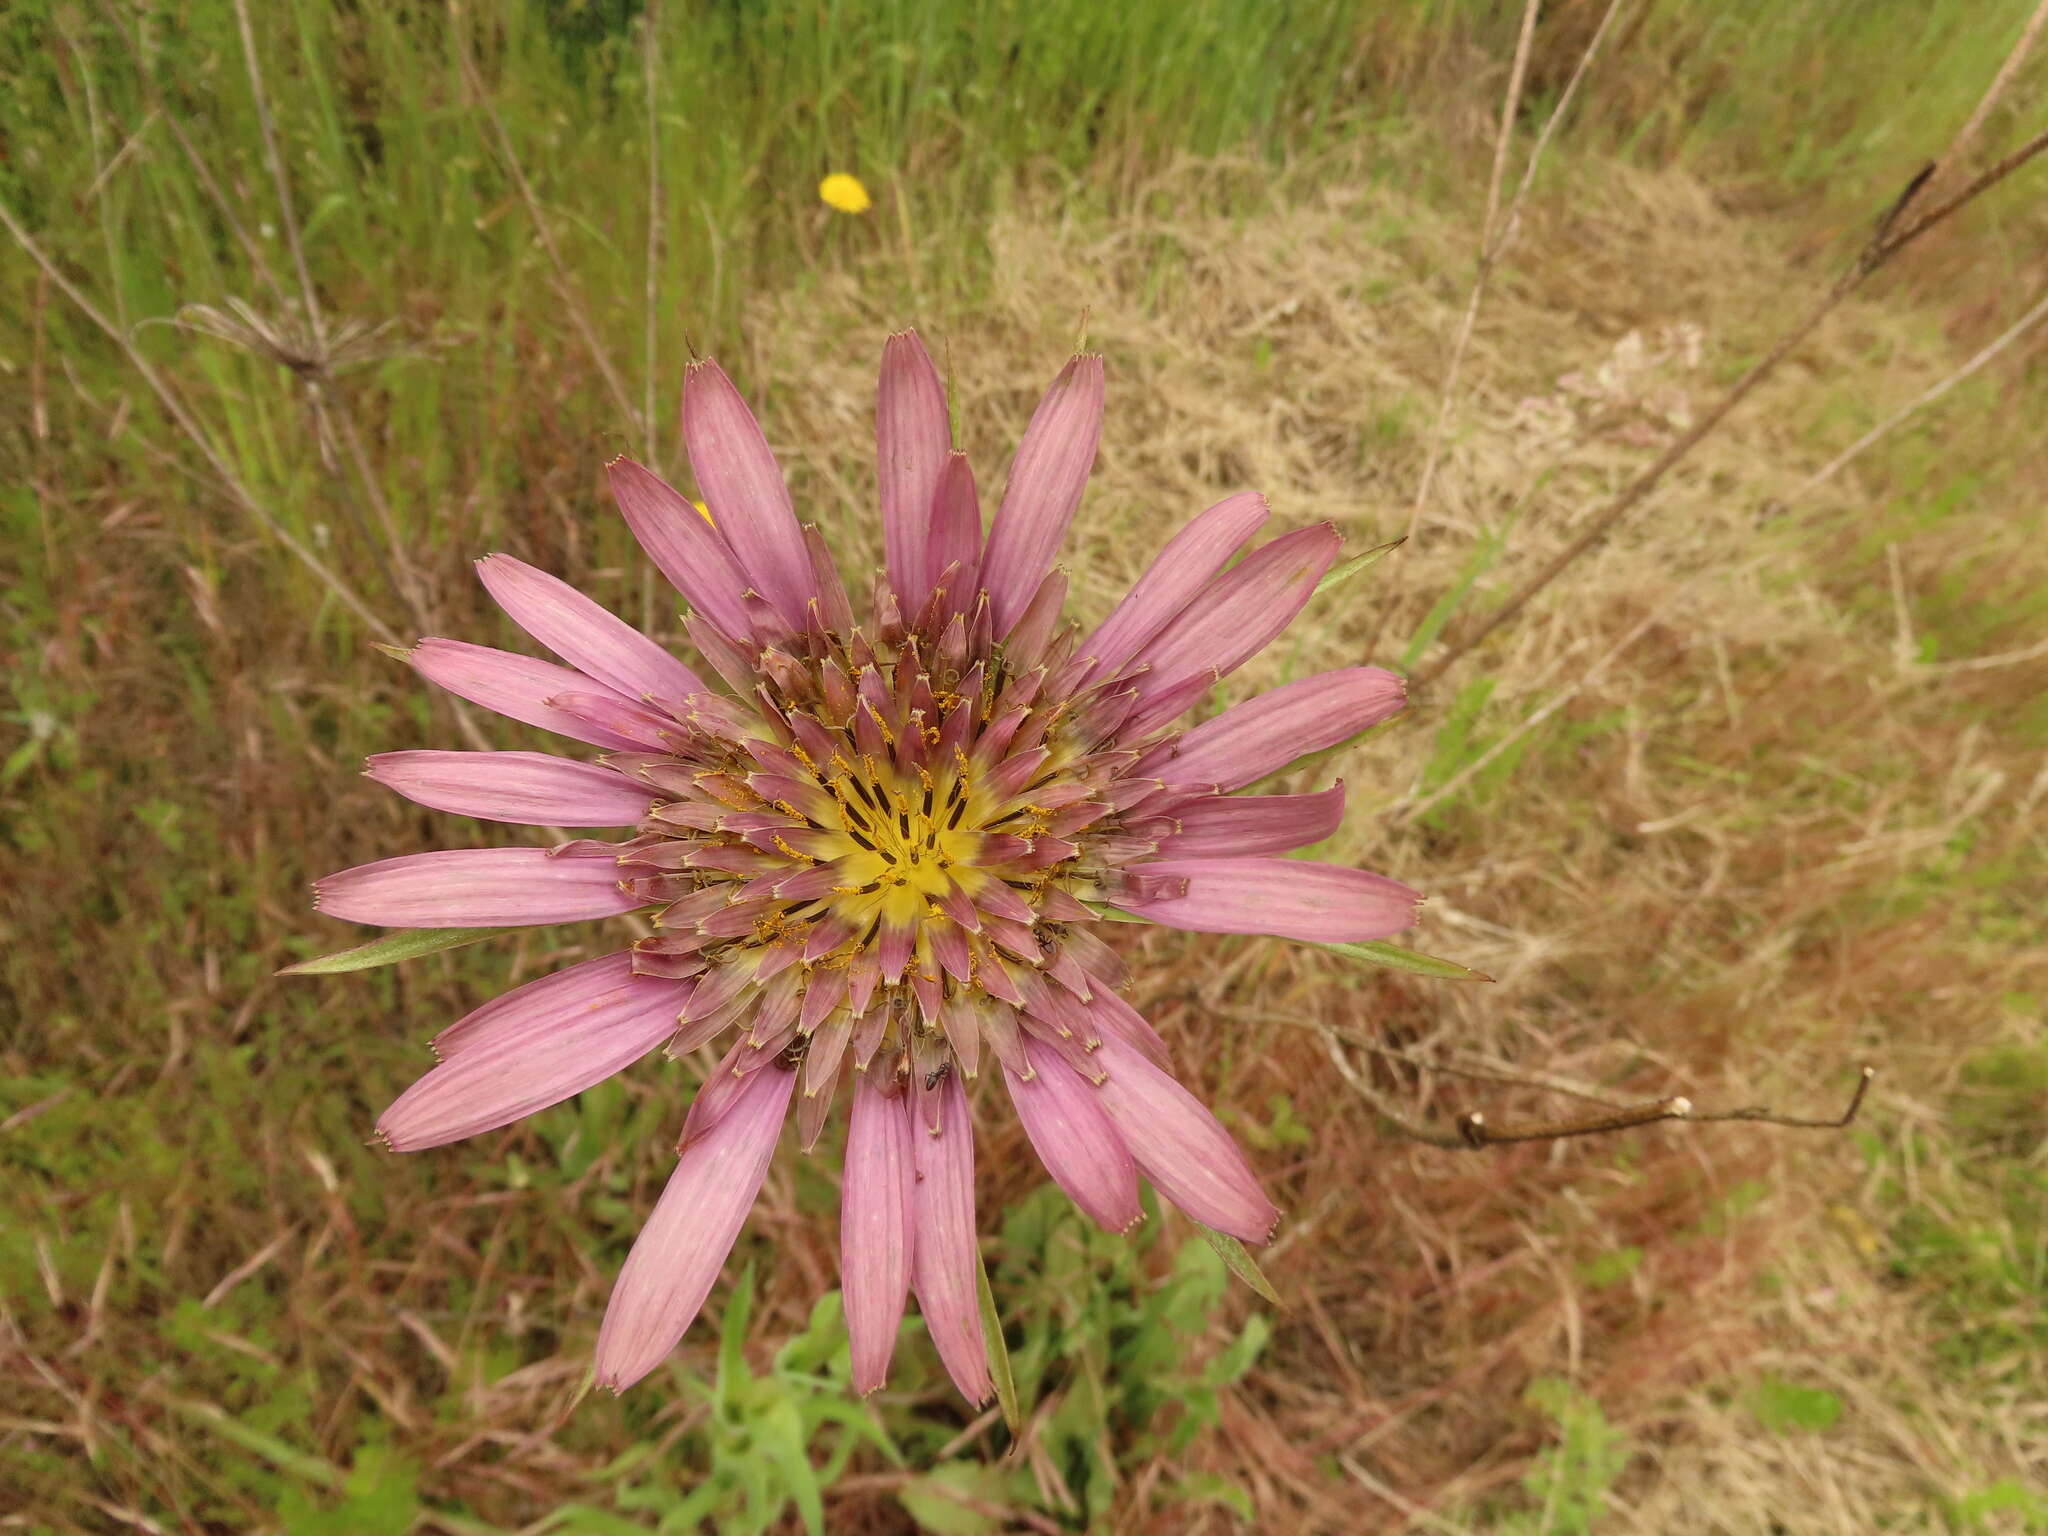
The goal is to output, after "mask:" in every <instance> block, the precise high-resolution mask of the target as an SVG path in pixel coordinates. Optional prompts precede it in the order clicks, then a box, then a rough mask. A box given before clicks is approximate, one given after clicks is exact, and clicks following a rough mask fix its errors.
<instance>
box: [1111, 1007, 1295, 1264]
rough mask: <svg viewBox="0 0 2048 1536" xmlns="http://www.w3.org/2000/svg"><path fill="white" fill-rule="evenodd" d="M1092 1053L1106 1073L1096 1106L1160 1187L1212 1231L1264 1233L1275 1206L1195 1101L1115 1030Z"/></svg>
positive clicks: (1250, 1237) (1254, 1239)
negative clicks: (1098, 1105)
mask: <svg viewBox="0 0 2048 1536" xmlns="http://www.w3.org/2000/svg"><path fill="white" fill-rule="evenodd" d="M1096 1057H1097V1059H1098V1060H1100V1061H1101V1063H1102V1067H1103V1070H1104V1071H1105V1072H1106V1073H1107V1074H1108V1077H1107V1079H1106V1080H1105V1081H1104V1083H1103V1085H1102V1087H1101V1088H1100V1089H1099V1090H1098V1093H1099V1095H1100V1097H1101V1101H1102V1107H1103V1109H1104V1110H1105V1111H1106V1112H1107V1113H1108V1115H1109V1118H1110V1119H1111V1121H1113V1122H1114V1123H1115V1125H1116V1128H1117V1129H1118V1130H1119V1131H1121V1132H1122V1133H1123V1138H1124V1144H1125V1145H1126V1146H1128V1147H1129V1148H1130V1150H1131V1156H1132V1158H1133V1159H1135V1160H1136V1162H1137V1164H1138V1166H1139V1167H1140V1168H1142V1169H1144V1170H1145V1177H1146V1178H1148V1179H1150V1180H1151V1181H1152V1183H1153V1184H1154V1185H1155V1186H1156V1187H1157V1188H1158V1190H1159V1193H1161V1194H1162V1195H1164V1196H1166V1198H1167V1199H1169V1200H1171V1201H1172V1202H1173V1203H1174V1204H1175V1205H1177V1206H1179V1207H1180V1208H1181V1209H1182V1210H1183V1211H1186V1212H1187V1213H1188V1215H1190V1216H1192V1217H1194V1218H1195V1220H1197V1221H1199V1222H1201V1223H1202V1224H1203V1225H1204V1226H1208V1227H1214V1228H1215V1229H1216V1230H1217V1231H1218V1232H1228V1233H1229V1234H1230V1235H1231V1236H1232V1237H1239V1238H1243V1239H1244V1240H1245V1241H1246V1242H1248V1243H1263V1242H1265V1241H1266V1240H1267V1239H1268V1238H1269V1237H1271V1236H1272V1235H1273V1226H1274V1223H1275V1222H1277V1221H1278V1220H1279V1219H1280V1213H1279V1211H1277V1210H1276V1209H1274V1206H1273V1202H1272V1201H1270V1200H1268V1199H1267V1198H1266V1192H1265V1191H1264V1190H1262V1189H1260V1188H1259V1180H1258V1176H1257V1175H1256V1174H1254V1173H1253V1172H1252V1168H1251V1164H1250V1163H1248V1162H1246V1161H1245V1156H1244V1153H1243V1152H1241V1151H1239V1150H1238V1145H1237V1143H1236V1142H1234V1141H1232V1140H1231V1139H1230V1133H1229V1132H1228V1131H1226V1130H1224V1129H1223V1127H1222V1125H1221V1124H1219V1123H1218V1121H1217V1119H1216V1117H1215V1116H1214V1115H1212V1114H1210V1113H1209V1111H1208V1110H1207V1109H1205V1108H1204V1107H1203V1106H1202V1103H1201V1101H1200V1100H1199V1099H1197V1098H1196V1097H1195V1096H1194V1095H1193V1094H1191V1093H1189V1092H1188V1091H1187V1089H1185V1088H1183V1087H1182V1086H1181V1085H1180V1084H1179V1083H1177V1082H1175V1081H1174V1080H1173V1078H1171V1077H1169V1076H1168V1075H1167V1074H1166V1073H1165V1072H1162V1071H1161V1070H1160V1069H1159V1068H1158V1067H1155V1066H1154V1065H1153V1064H1152V1063H1151V1062H1149V1061H1147V1060H1146V1059H1145V1058H1144V1056H1143V1055H1141V1054H1140V1053H1139V1052H1138V1051H1137V1050H1136V1049H1135V1048H1134V1047H1132V1046H1130V1045H1127V1044H1126V1043H1125V1042H1124V1041H1123V1040H1122V1039H1121V1038H1119V1037H1117V1036H1113V1035H1110V1034H1106V1033H1105V1034H1104V1035H1103V1037H1102V1048H1101V1049H1100V1050H1099V1051H1097V1052H1096Z"/></svg>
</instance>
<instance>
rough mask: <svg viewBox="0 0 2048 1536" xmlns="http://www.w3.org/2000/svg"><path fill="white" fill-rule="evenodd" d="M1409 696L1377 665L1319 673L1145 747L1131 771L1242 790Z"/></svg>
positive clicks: (1371, 722)
mask: <svg viewBox="0 0 2048 1536" xmlns="http://www.w3.org/2000/svg"><path fill="white" fill-rule="evenodd" d="M1407 702H1408V693H1407V689H1406V687H1405V685H1404V684H1403V683H1402V681H1401V679H1400V678H1398V677H1396V676H1395V675H1394V674H1393V673H1391V672H1388V671H1386V670H1384V669H1383V668H1380V667H1344V668H1342V669H1340V670H1339V671H1336V672H1323V673H1319V674H1317V675H1316V676H1314V677H1305V678H1303V679H1302V680H1301V681H1300V682H1298V683H1288V684H1286V685H1285V686H1283V687H1279V688H1274V689H1271V690H1269V691H1268V692H1265V693H1262V694H1260V695H1259V696H1258V697H1257V698H1254V699H1247V700H1245V701H1244V703H1242V704H1236V705H1233V706H1231V707H1230V708H1229V709H1226V710H1225V711H1223V713H1222V714H1220V715H1218V716H1217V717H1216V718H1215V719H1213V720H1209V721H1205V722H1204V723H1203V724H1201V725H1198V726H1196V727H1195V728H1194V729H1193V730H1191V731H1188V732H1187V733H1186V734H1185V735H1183V736H1181V737H1179V738H1178V739H1177V740H1174V741H1170V742H1168V743H1166V744H1165V745H1164V746H1162V747H1160V748H1158V749H1157V750H1155V751H1153V752H1149V753H1147V754H1146V755H1145V756H1144V757H1143V758H1141V759H1140V760H1139V762H1138V764H1137V766H1136V767H1135V768H1133V769H1132V770H1131V772H1132V775H1133V776H1134V777H1138V778H1147V777H1151V778H1161V779H1164V780H1165V781H1166V782H1167V783H1169V784H1213V785H1215V786H1217V787H1218V788H1219V789H1238V788H1241V787H1242V786H1244V785H1246V784H1251V783H1254V782H1256V781H1257V780H1259V779H1263V778H1264V777H1266V775H1267V774H1269V773H1277V772H1278V771H1279V770H1280V769H1282V768H1285V767H1286V766H1287V765H1288V764H1289V763H1291V762H1293V761H1295V760H1296V759H1297V758H1301V757H1306V756H1307V755H1308V754H1309V753H1311V752H1320V751H1322V750H1323V749H1324V748H1326V747H1334V746H1336V745H1337V743H1339V742H1340V741H1348V740H1350V739H1351V738H1352V737H1353V736H1356V735H1357V734H1358V733H1359V732H1360V731H1362V730H1365V729H1367V728H1368V727H1370V726H1375V725H1378V724H1379V723H1380V722H1381V721H1382V720H1388V719H1391V718H1392V717H1393V716H1395V715H1397V714H1399V713H1400V712H1401V710H1402V708H1403V707H1404V706H1405V705H1406V704H1407Z"/></svg>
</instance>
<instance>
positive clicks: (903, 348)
mask: <svg viewBox="0 0 2048 1536" xmlns="http://www.w3.org/2000/svg"><path fill="white" fill-rule="evenodd" d="M952 449H953V428H952V425H951V422H950V421H949V419H948V417H947V415H946V386H945V385H944V384H943V383H941V382H940V381H939V370H938V369H937V368H935V367H933V366H932V359H931V354H930V353H929V352H927V351H925V349H924V343H923V342H922V341H920V340H919V339H918V336H917V332H915V331H903V332H901V333H899V334H897V335H895V336H891V337H890V338H889V339H888V341H887V342H886V343H884V345H883V347H882V381H881V385H880V387H879V388H878V389H877V390H876V393H875V464H876V470H877V475H878V479H879V481H880V486H881V493H882V542H883V545H884V548H885V550H886V552H887V556H888V564H889V585H890V586H892V587H893V588H895V589H896V596H897V598H898V600H899V601H900V602H901V603H902V604H903V611H904V612H905V613H906V614H915V613H916V612H917V611H918V610H919V609H920V608H922V607H923V606H924V600H925V597H926V595H927V594H929V593H930V591H931V588H932V580H933V578H934V577H935V576H937V575H938V570H937V569H936V568H935V567H934V566H933V565H932V564H931V561H930V559H929V558H928V553H929V544H930V535H931V530H932V523H933V511H934V503H935V500H936V498H937V495H938V489H939V477H940V475H941V474H942V473H943V472H944V471H945V468H946V459H947V457H948V455H949V454H950V453H951V452H952Z"/></svg>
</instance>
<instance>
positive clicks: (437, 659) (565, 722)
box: [406, 639, 639, 752]
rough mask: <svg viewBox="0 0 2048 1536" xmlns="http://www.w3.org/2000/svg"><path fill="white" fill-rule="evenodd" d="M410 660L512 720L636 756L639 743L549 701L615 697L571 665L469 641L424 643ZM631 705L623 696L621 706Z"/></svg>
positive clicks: (452, 688) (444, 684)
mask: <svg viewBox="0 0 2048 1536" xmlns="http://www.w3.org/2000/svg"><path fill="white" fill-rule="evenodd" d="M406 660H407V661H410V662H411V663H412V664H413V666H414V667H415V668H416V669H418V671H419V674H420V676H422V677H424V678H426V679H427V680H428V681H429V682H432V683H438V684H439V685H440V686H441V687H443V688H446V689H447V690H448V691H449V692H450V693H453V694H457V695H459V696H460V697H462V698H465V699H468V700H469V701H470V702H471V703H472V704H481V705H483V707H484V708H485V709H491V710H496V711H497V712H498V713H499V714H501V715H504V716H505V717H506V718H507V719H511V720H519V721H523V722H524V723H525V724H527V725H537V726H539V727H540V728H541V729H542V730H544V731H553V732H555V734H556V735H558V736H568V737H571V738H573V739H574V740H577V741H586V742H588V743H590V745H591V746H593V747H608V748H610V749H611V750H612V751H614V752H631V751H634V750H636V749H637V747H638V745H639V744H638V743H637V742H635V741H634V740H633V739H632V738H631V737H629V736H621V735H619V734H618V733H617V732H616V731H608V730H606V729H605V728H604V727H603V726H599V725H592V724H591V723H590V722H588V721H586V720H580V719H578V718H577V717H576V716H575V715H572V714H570V713H569V712H568V711H566V710H561V709H557V708H555V707H554V706H553V705H552V704H550V703H549V702H548V700H550V699H552V698H554V697H555V696H556V695H558V694H576V693H601V694H611V693H612V690H611V689H609V688H606V687H605V686H604V685H603V684H602V683H599V682H595V681H593V680H592V679H590V678H588V677H585V676H584V675H583V674H582V673H581V672H576V671H572V670H571V669H570V668H568V667H558V666H556V665H555V664H554V663H553V662H551V661H537V660H535V659H534V658H533V657H531V656H517V655H514V654H513V653H512V652H511V651H494V650H492V649H491V648H490V647H489V646H486V645H471V644H469V643H468V642H467V641H465V640H436V639H427V640H422V641H421V642H420V643H419V644H418V645H416V646H414V647H413V648H412V649H411V650H410V651H408V652H407V653H406ZM614 696H615V697H617V696H616V695H614ZM627 702H628V701H627V700H626V699H625V698H623V697H619V703H620V704H621V705H625V704H627Z"/></svg>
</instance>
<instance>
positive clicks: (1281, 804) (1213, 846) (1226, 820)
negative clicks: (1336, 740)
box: [1159, 783, 1344, 859]
mask: <svg viewBox="0 0 2048 1536" xmlns="http://www.w3.org/2000/svg"><path fill="white" fill-rule="evenodd" d="M1173 819H1174V820H1176V821H1178V822H1179V823H1180V830H1179V831H1178V832H1175V833H1172V834H1170V835H1169V836H1167V837H1165V838H1162V839H1161V840H1160V843H1159V853H1160V856H1161V857H1162V858H1168V859H1192V858H1206V857H1215V856H1235V857H1240V858H1241V857H1243V856H1244V855H1246V854H1253V853H1284V852H1286V851H1287V850H1288V849H1290V848H1302V847H1306V846H1307V845H1308V844H1310V843H1320V842H1321V841H1322V840H1323V839H1324V838H1326V837H1328V836H1329V835H1330V834H1331V833H1333V832H1335V831H1336V830H1337V828H1338V827H1339V826H1340V825H1341V824H1342V823H1343V820H1344V786H1343V785H1342V784H1341V783H1340V784H1337V785H1334V786H1332V787H1331V788H1329V789H1326V790H1324V791H1323V792H1322V793H1321V794H1319V795H1211V796H1209V797H1207V798H1206V799H1202V800H1197V801H1195V803H1194V804H1192V805H1187V806H1182V807H1181V808H1180V809H1178V810H1176V811H1174V812H1173Z"/></svg>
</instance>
